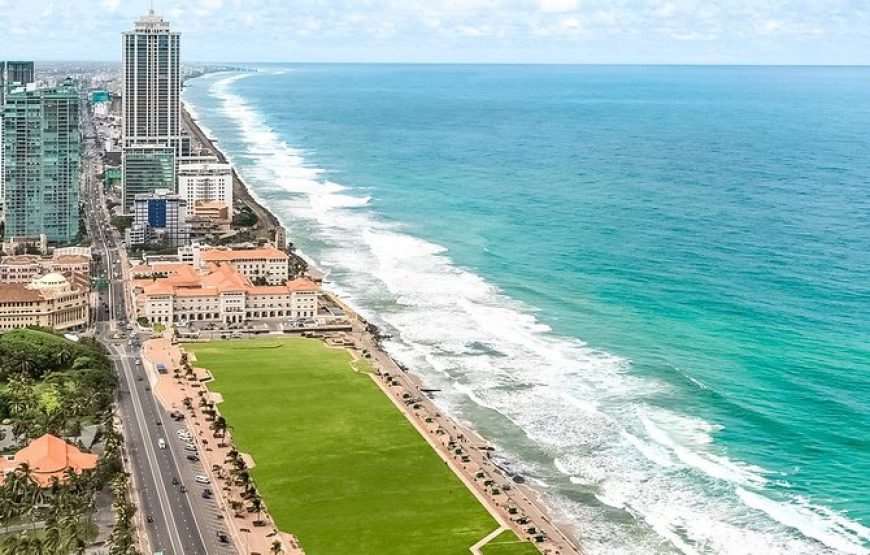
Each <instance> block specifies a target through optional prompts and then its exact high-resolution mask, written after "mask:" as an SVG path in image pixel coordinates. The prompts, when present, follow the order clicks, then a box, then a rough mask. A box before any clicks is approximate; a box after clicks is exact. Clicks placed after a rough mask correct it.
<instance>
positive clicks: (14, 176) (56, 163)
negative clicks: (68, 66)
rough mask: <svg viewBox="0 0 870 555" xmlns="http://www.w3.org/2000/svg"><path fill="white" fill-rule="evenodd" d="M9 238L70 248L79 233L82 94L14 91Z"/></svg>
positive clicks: (8, 160) (7, 144)
mask: <svg viewBox="0 0 870 555" xmlns="http://www.w3.org/2000/svg"><path fill="white" fill-rule="evenodd" d="M3 135H4V142H3V149H4V154H5V156H4V168H3V172H4V178H5V179H4V181H5V200H6V236H7V237H36V236H39V235H41V234H45V235H46V236H47V238H48V240H49V241H53V242H56V243H69V242H72V241H75V239H76V238H77V236H78V233H79V166H80V162H81V152H80V144H81V139H80V135H79V91H78V88H77V87H76V86H75V85H74V83H73V82H72V81H71V80H69V79H68V80H66V81H64V83H63V84H62V85H60V86H57V87H53V88H45V89H35V90H29V91H27V90H23V89H20V90H17V91H12V92H10V93H9V94H8V95H7V96H6V104H5V106H4V108H3Z"/></svg>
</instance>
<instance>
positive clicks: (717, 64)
mask: <svg viewBox="0 0 870 555" xmlns="http://www.w3.org/2000/svg"><path fill="white" fill-rule="evenodd" d="M16 59H18V58H16ZM28 61H33V62H34V63H92V64H119V65H120V64H121V60H117V59H115V60H93V59H92V60H88V59H80V60H76V59H69V60H61V59H47V58H46V59H38V58H32V59H30V60H28ZM279 64H280V65H408V66H410V65H424V66H425V65H428V66H623V67H651V66H653V67H655V66H659V67H807V68H809V67H843V68H850V67H851V68H865V67H870V62H868V63H851V64H850V63H812V64H802V63H753V62H730V63H726V62H710V63H706V62H499V61H478V62H470V61H469V62H459V61H454V62H450V61H438V62H436V61H371V62H368V61H366V62H363V61H214V60H211V61H201V60H193V61H187V62H182V65H188V66H190V65H279Z"/></svg>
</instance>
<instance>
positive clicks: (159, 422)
mask: <svg viewBox="0 0 870 555" xmlns="http://www.w3.org/2000/svg"><path fill="white" fill-rule="evenodd" d="M154 425H155V426H162V425H163V422H161V421H159V420H155V421H154Z"/></svg>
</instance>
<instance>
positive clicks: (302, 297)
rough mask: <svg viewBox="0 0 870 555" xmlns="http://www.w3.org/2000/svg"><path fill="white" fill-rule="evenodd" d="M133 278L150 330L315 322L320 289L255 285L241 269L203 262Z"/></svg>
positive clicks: (149, 269) (149, 270)
mask: <svg viewBox="0 0 870 555" xmlns="http://www.w3.org/2000/svg"><path fill="white" fill-rule="evenodd" d="M209 252H211V251H209ZM278 252H280V251H278ZM202 254H205V252H203V253H202ZM224 256H226V255H224ZM240 260H246V261H248V262H249V261H250V259H240ZM249 271H251V270H250V268H249ZM285 272H286V260H285ZM132 273H133V277H134V293H135V295H136V306H137V310H138V314H139V316H140V317H144V318H146V319H147V320H148V321H149V322H151V323H152V324H158V323H159V324H164V325H174V324H187V323H191V322H213V323H223V324H239V323H245V322H248V321H252V320H267V319H287V318H313V317H315V316H317V311H318V286H317V285H316V284H315V283H314V282H312V281H310V280H307V279H295V280H292V281H286V279H285V281H284V282H283V283H275V284H272V285H254V283H253V282H252V281H251V279H250V278H249V277H248V276H247V275H246V274H245V273H243V272H242V271H241V269H240V268H239V267H237V266H235V265H234V264H231V263H228V262H223V261H220V262H205V263H204V266H201V267H199V268H197V267H195V266H193V265H190V264H184V263H166V264H154V265H151V266H145V265H143V266H140V267H136V268H133V270H132ZM257 275H258V276H263V275H264V274H263V273H257ZM265 275H270V274H269V273H268V272H267V273H266V274H265ZM285 276H286V274H285Z"/></svg>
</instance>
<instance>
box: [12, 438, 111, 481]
mask: <svg viewBox="0 0 870 555" xmlns="http://www.w3.org/2000/svg"><path fill="white" fill-rule="evenodd" d="M24 463H26V464H27V466H28V467H29V468H30V471H31V476H32V477H33V479H34V480H35V481H36V483H38V484H39V485H40V486H41V487H48V486H50V485H51V482H52V478H55V477H56V478H57V479H58V480H60V481H63V480H64V479H66V472H67V470H72V471H73V472H75V473H76V474H81V473H82V472H83V471H85V470H93V469H94V468H96V467H97V456H96V455H92V454H90V453H82V452H81V451H79V450H78V448H76V446H75V445H71V444H69V443H67V442H65V441H64V440H62V439H60V438H59V437H55V436H53V435H51V434H45V435H44V436H42V437H40V438H38V439H34V440H33V441H31V442H30V445H28V446H27V447H25V448H24V449H22V450H21V451H19V452H17V453H15V456H14V457H11V458H8V459H7V458H2V457H0V481H2V480H3V477H4V476H5V475H6V474H8V473H10V472H12V471H14V470H15V469H16V468H18V467H19V466H21V465H22V464H24Z"/></svg>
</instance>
